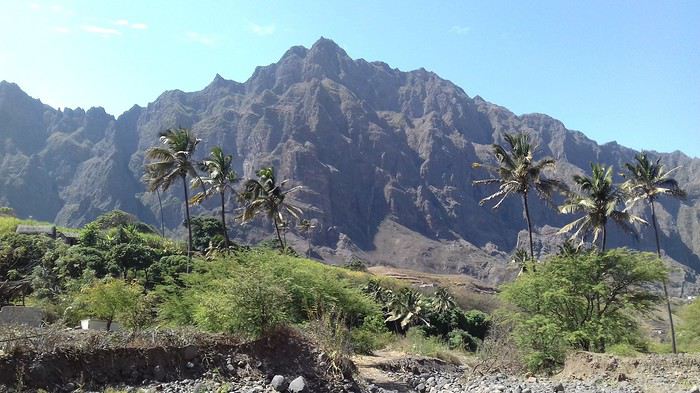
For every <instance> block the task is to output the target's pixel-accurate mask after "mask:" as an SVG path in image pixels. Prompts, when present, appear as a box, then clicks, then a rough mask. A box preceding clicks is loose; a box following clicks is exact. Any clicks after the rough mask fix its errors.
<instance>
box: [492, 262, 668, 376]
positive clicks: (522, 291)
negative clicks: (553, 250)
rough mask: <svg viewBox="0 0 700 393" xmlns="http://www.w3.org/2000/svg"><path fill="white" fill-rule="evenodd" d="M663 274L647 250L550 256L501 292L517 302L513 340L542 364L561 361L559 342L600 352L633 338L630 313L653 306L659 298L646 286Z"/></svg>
mask: <svg viewBox="0 0 700 393" xmlns="http://www.w3.org/2000/svg"><path fill="white" fill-rule="evenodd" d="M666 275H667V270H666V268H665V267H664V265H663V263H661V261H660V260H659V259H658V258H656V257H655V256H654V255H653V254H650V253H640V252H634V251H630V250H627V249H615V250H610V251H607V252H593V251H586V252H581V253H579V254H576V255H571V256H555V257H552V258H550V259H549V260H547V261H546V262H545V263H544V264H543V265H542V267H541V268H539V269H537V271H536V272H531V273H529V274H524V275H521V276H520V277H518V279H517V280H516V281H515V282H514V283H512V284H508V285H506V287H505V288H504V290H503V292H502V296H503V298H504V299H505V300H506V301H508V302H509V303H511V304H512V305H514V306H515V307H516V310H517V312H515V313H513V315H512V318H513V320H514V321H516V323H517V328H516V338H517V340H518V341H519V342H520V344H521V345H522V346H523V347H524V349H526V350H528V351H530V355H529V358H530V361H531V365H532V366H533V367H541V366H543V365H547V364H549V365H552V364H555V363H559V362H560V361H562V360H563V359H562V355H563V353H564V352H565V351H564V350H563V349H562V347H561V345H564V346H568V347H572V348H576V349H580V350H586V351H590V350H593V351H599V352H604V351H605V348H606V346H607V345H610V344H615V343H620V342H629V341H633V340H634V339H635V337H636V336H635V334H637V329H636V327H637V326H636V322H635V318H634V316H635V314H638V313H647V312H650V311H651V310H653V308H654V306H655V305H656V304H657V303H658V301H659V300H660V298H659V297H658V296H657V295H656V294H654V293H653V292H652V291H651V290H650V289H649V287H650V285H651V284H652V283H654V282H658V281H659V280H662V279H665V277H666Z"/></svg>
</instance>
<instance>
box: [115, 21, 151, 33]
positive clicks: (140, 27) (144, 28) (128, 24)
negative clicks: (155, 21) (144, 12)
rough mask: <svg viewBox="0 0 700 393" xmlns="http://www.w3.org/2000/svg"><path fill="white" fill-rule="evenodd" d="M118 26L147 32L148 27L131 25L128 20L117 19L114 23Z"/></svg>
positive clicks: (139, 24)
mask: <svg viewBox="0 0 700 393" xmlns="http://www.w3.org/2000/svg"><path fill="white" fill-rule="evenodd" d="M114 24H115V25H117V26H124V27H128V28H130V29H134V30H146V29H148V25H147V24H145V23H131V22H129V20H128V19H117V20H115V21H114Z"/></svg>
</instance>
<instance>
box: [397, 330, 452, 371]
mask: <svg viewBox="0 0 700 393" xmlns="http://www.w3.org/2000/svg"><path fill="white" fill-rule="evenodd" d="M392 347H393V348H395V349H397V350H399V351H402V352H406V353H411V354H416V355H422V356H429V357H434V358H438V359H442V360H444V361H446V362H450V363H453V364H460V363H461V362H460V356H462V355H463V353H462V352H461V351H459V350H451V349H450V348H449V347H448V346H447V344H446V343H444V342H443V341H442V340H440V338H438V337H430V336H426V334H425V332H424V331H423V329H421V328H417V327H413V328H410V329H408V331H407V332H406V335H405V336H403V337H402V338H401V339H399V340H397V341H395V342H394V343H393V344H392Z"/></svg>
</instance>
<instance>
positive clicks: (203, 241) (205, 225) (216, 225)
mask: <svg viewBox="0 0 700 393" xmlns="http://www.w3.org/2000/svg"><path fill="white" fill-rule="evenodd" d="M191 224H192V249H193V250H197V251H200V252H201V251H204V250H206V249H207V248H208V247H209V245H210V243H213V244H212V245H213V246H214V247H215V248H220V247H221V243H222V240H223V242H225V239H224V237H223V236H222V235H221V231H222V228H223V224H222V223H221V221H219V220H217V219H216V218H214V217H206V216H198V217H192V221H191ZM217 238H218V240H217Z"/></svg>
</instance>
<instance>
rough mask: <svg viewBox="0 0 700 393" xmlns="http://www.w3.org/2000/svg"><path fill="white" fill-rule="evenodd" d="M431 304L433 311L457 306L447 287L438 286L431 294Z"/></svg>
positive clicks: (441, 310)
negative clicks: (433, 293)
mask: <svg viewBox="0 0 700 393" xmlns="http://www.w3.org/2000/svg"><path fill="white" fill-rule="evenodd" d="M432 306H433V309H434V310H435V311H437V312H441V313H444V312H447V311H450V310H453V309H455V308H457V302H456V301H455V298H454V297H453V296H452V294H451V293H450V291H449V290H448V289H447V288H445V287H439V288H438V289H437V291H435V295H433V299H432Z"/></svg>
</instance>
